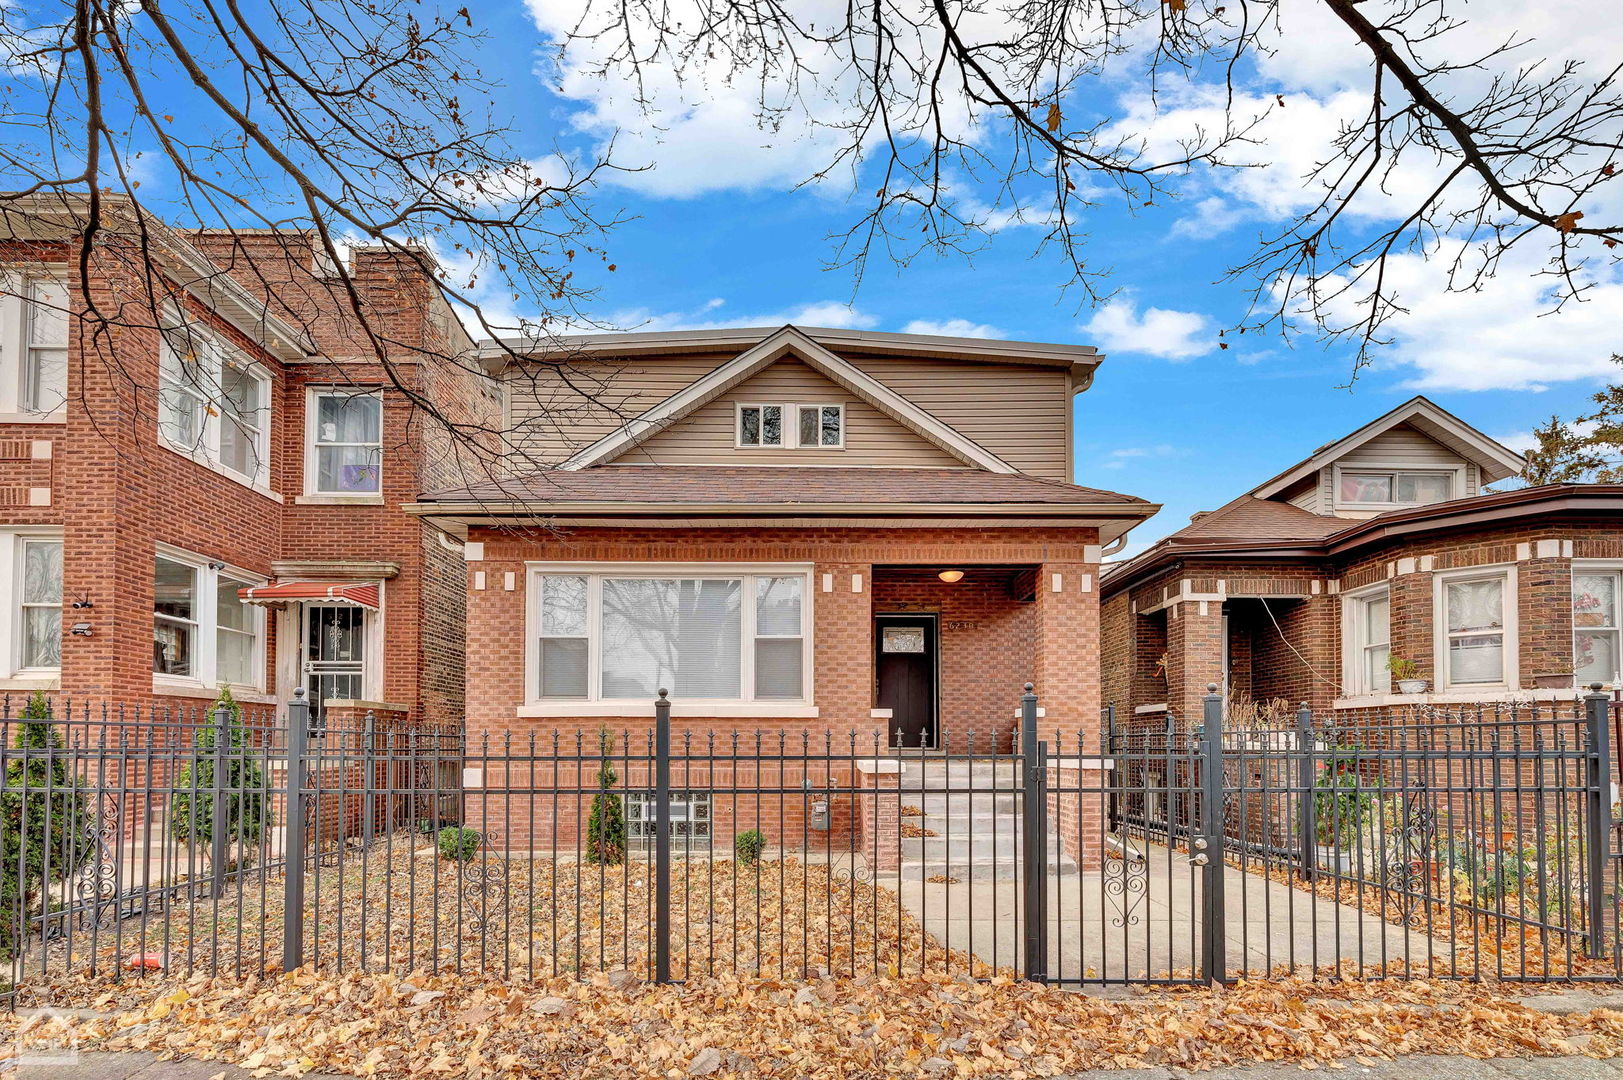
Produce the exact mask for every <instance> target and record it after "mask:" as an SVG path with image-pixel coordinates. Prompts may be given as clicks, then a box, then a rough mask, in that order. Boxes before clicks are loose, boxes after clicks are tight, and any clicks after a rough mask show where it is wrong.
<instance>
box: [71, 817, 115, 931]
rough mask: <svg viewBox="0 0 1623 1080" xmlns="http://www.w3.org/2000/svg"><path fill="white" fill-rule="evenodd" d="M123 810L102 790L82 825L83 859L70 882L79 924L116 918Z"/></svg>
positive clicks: (98, 924) (96, 923)
mask: <svg viewBox="0 0 1623 1080" xmlns="http://www.w3.org/2000/svg"><path fill="white" fill-rule="evenodd" d="M122 827H123V813H122V808H121V807H120V806H119V801H118V798H117V797H116V796H115V795H113V794H112V793H111V792H106V791H104V792H101V793H100V794H99V795H98V796H97V797H96V799H95V803H94V807H93V808H92V809H91V812H90V814H89V815H88V820H87V821H86V822H85V825H84V834H85V840H86V844H85V853H86V855H87V858H86V861H85V862H84V864H83V865H81V866H80V867H79V869H78V873H77V874H76V875H75V880H74V882H73V886H72V895H73V898H74V901H75V903H74V907H75V908H76V909H77V911H78V916H79V925H80V926H82V927H89V926H96V927H99V928H101V929H104V930H105V929H106V928H108V927H109V926H111V925H113V923H114V922H115V921H117V919H118V909H119V889H118V839H119V834H120V832H121V830H122Z"/></svg>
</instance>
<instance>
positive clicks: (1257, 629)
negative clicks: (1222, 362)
mask: <svg viewBox="0 0 1623 1080" xmlns="http://www.w3.org/2000/svg"><path fill="white" fill-rule="evenodd" d="M1521 468H1522V460H1521V458H1520V457H1518V456H1517V455H1516V454H1514V453H1512V452H1511V451H1510V450H1508V449H1506V448H1505V447H1504V446H1502V445H1500V444H1499V443H1497V442H1495V441H1494V440H1492V439H1490V438H1488V437H1487V436H1485V435H1483V434H1482V433H1481V432H1480V431H1477V430H1476V429H1475V428H1472V427H1471V426H1470V425H1468V424H1466V423H1465V422H1464V421H1462V420H1460V419H1459V418H1458V417H1456V416H1453V415H1451V414H1450V413H1448V412H1445V411H1444V410H1443V409H1440V408H1438V407H1437V406H1436V405H1435V404H1433V403H1432V402H1430V401H1427V400H1426V399H1425V398H1423V397H1417V398H1414V399H1413V400H1411V401H1408V402H1405V403H1404V404H1402V405H1400V406H1398V407H1397V408H1395V409H1393V410H1392V411H1391V412H1388V413H1386V414H1385V415H1384V416H1380V417H1378V418H1376V419H1375V420H1372V421H1370V422H1369V423H1367V424H1365V425H1364V426H1362V427H1360V428H1359V429H1358V430H1356V431H1354V432H1352V433H1351V434H1349V435H1347V436H1345V437H1344V438H1341V439H1337V440H1336V441H1334V442H1332V443H1329V444H1328V445H1326V446H1323V447H1320V448H1319V449H1318V450H1316V451H1314V452H1313V453H1312V454H1311V455H1310V456H1308V457H1307V458H1305V459H1304V460H1302V461H1299V462H1297V463H1296V464H1294V465H1292V466H1290V467H1289V468H1287V469H1285V470H1283V471H1282V472H1280V473H1279V474H1278V475H1277V476H1274V477H1272V478H1271V479H1269V480H1266V481H1264V482H1263V483H1261V484H1259V485H1258V486H1256V487H1254V488H1252V489H1251V490H1250V491H1247V492H1245V493H1244V494H1242V495H1240V496H1239V497H1238V498H1236V499H1234V500H1233V501H1231V502H1229V503H1227V504H1225V505H1223V506H1222V507H1220V508H1218V509H1216V510H1213V511H1211V512H1209V513H1203V514H1197V515H1195V516H1194V518H1193V520H1191V521H1190V523H1189V524H1188V525H1186V526H1184V527H1183V528H1181V529H1179V530H1178V531H1176V532H1174V533H1172V534H1171V535H1170V536H1167V537H1166V538H1164V539H1162V540H1161V541H1159V542H1158V543H1156V544H1155V545H1153V546H1152V547H1150V548H1149V549H1148V550H1146V551H1144V552H1142V553H1141V554H1139V555H1137V556H1135V557H1133V558H1131V559H1128V560H1126V561H1124V562H1120V563H1117V564H1114V565H1112V566H1109V567H1108V568H1107V569H1106V571H1105V575H1104V580H1103V583H1102V590H1101V594H1102V598H1103V612H1104V613H1103V617H1102V621H1103V630H1104V640H1103V648H1102V651H1103V655H1102V664H1103V670H1104V698H1105V701H1106V702H1107V703H1110V704H1113V705H1114V706H1115V707H1116V711H1117V716H1118V723H1122V724H1128V723H1135V724H1138V725H1145V724H1154V725H1156V726H1159V725H1161V724H1163V723H1165V722H1166V718H1167V713H1168V711H1169V710H1170V712H1171V713H1172V714H1173V718H1174V721H1175V722H1177V723H1180V724H1182V723H1186V722H1198V717H1199V716H1200V708H1201V706H1200V699H1201V697H1202V695H1204V694H1205V693H1206V687H1207V685H1208V684H1209V683H1214V682H1215V683H1219V684H1220V685H1221V686H1223V687H1224V688H1225V690H1226V692H1227V693H1228V694H1229V695H1230V698H1231V700H1232V701H1236V702H1241V703H1244V702H1253V703H1269V702H1273V703H1276V705H1277V704H1278V703H1284V704H1285V705H1288V706H1291V707H1294V705H1295V704H1296V703H1299V702H1304V701H1305V702H1307V703H1309V704H1310V705H1311V706H1312V707H1313V708H1314V710H1315V711H1319V712H1324V713H1329V712H1331V711H1334V710H1354V709H1369V708H1372V707H1390V706H1392V705H1398V704H1405V703H1415V702H1483V703H1493V702H1510V701H1526V700H1556V699H1562V700H1566V699H1571V698H1572V697H1573V696H1574V694H1575V687H1576V686H1578V685H1587V684H1589V683H1593V682H1602V683H1605V684H1607V685H1609V686H1617V685H1618V684H1619V680H1620V677H1623V673H1620V670H1619V638H1618V635H1619V629H1618V627H1619V622H1618V619H1619V602H1620V600H1619V593H1620V586H1623V513H1620V512H1623V487H1618V486H1615V485H1603V484H1577V485H1574V484H1560V485H1552V486H1547V487H1531V488H1520V489H1515V490H1509V491H1502V492H1489V491H1487V490H1485V486H1486V485H1488V484H1491V483H1493V482H1495V481H1500V480H1505V479H1507V478H1510V477H1513V476H1515V475H1516V474H1517V473H1519V472H1520V470H1521ZM1388 657H1396V658H1399V659H1402V660H1408V661H1411V662H1413V664H1414V665H1415V666H1416V668H1417V675H1418V677H1419V678H1420V679H1423V680H1425V683H1426V689H1425V692H1424V693H1423V694H1420V695H1418V696H1414V695H1405V694H1400V693H1397V692H1396V691H1397V690H1398V689H1399V688H1398V687H1396V686H1395V685H1394V680H1393V679H1392V677H1391V673H1390V672H1389V670H1388V665H1387V659H1388Z"/></svg>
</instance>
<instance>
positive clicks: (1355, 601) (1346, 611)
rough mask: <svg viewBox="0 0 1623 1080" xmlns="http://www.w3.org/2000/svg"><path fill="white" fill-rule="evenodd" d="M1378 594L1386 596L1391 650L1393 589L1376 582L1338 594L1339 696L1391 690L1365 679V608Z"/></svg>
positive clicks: (1387, 638) (1387, 631) (1366, 644)
mask: <svg viewBox="0 0 1623 1080" xmlns="http://www.w3.org/2000/svg"><path fill="white" fill-rule="evenodd" d="M1377 597H1384V598H1385V599H1386V604H1387V607H1386V613H1387V618H1386V643H1387V645H1386V647H1387V655H1388V656H1390V655H1391V650H1392V589H1391V587H1390V586H1389V585H1388V584H1387V583H1386V582H1384V581H1383V582H1379V583H1378V584H1375V585H1370V586H1367V587H1365V588H1362V589H1356V590H1353V591H1352V592H1346V593H1342V595H1341V689H1342V693H1341V696H1342V697H1365V696H1369V695H1371V694H1387V693H1391V686H1390V680H1388V683H1389V685H1388V686H1387V687H1386V688H1384V689H1380V690H1377V689H1376V688H1374V687H1372V686H1369V685H1368V684H1367V683H1366V682H1365V680H1364V653H1365V652H1366V651H1367V649H1368V646H1369V642H1367V641H1365V640H1364V625H1365V619H1364V607H1365V606H1366V605H1367V604H1368V603H1369V602H1370V601H1371V600H1374V599H1376V598H1377Z"/></svg>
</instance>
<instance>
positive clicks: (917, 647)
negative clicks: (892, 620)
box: [880, 626, 924, 653]
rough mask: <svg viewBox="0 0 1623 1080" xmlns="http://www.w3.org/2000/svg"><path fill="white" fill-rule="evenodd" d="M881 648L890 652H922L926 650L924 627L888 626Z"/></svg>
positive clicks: (885, 629)
mask: <svg viewBox="0 0 1623 1080" xmlns="http://www.w3.org/2000/svg"><path fill="white" fill-rule="evenodd" d="M880 648H881V649H882V650H883V651H884V652H888V653H921V652H923V651H924V627H922V626H887V627H885V628H884V634H883V637H882V639H881V644H880Z"/></svg>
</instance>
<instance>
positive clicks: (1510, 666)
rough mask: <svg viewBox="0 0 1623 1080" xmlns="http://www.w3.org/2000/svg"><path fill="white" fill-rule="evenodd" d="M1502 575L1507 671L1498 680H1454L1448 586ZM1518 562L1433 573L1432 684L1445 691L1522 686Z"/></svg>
mask: <svg viewBox="0 0 1623 1080" xmlns="http://www.w3.org/2000/svg"><path fill="white" fill-rule="evenodd" d="M1487 578H1502V579H1503V580H1504V583H1505V588H1504V594H1503V595H1504V605H1505V626H1504V642H1505V646H1504V671H1503V672H1501V675H1502V678H1501V680H1500V681H1499V682H1492V683H1457V684H1456V683H1454V682H1452V681H1450V679H1449V669H1448V585H1449V583H1451V582H1457V581H1473V580H1478V579H1487ZM1517 604H1518V600H1517V589H1516V564H1515V563H1496V564H1493V565H1488V566H1468V567H1460V568H1458V569H1454V570H1439V571H1437V572H1436V573H1434V574H1432V668H1433V672H1432V674H1433V683H1434V685H1435V686H1436V688H1437V690H1439V691H1441V692H1443V693H1475V692H1481V693H1492V692H1495V691H1507V690H1520V689H1521V667H1520V659H1521V627H1520V624H1519V621H1518V619H1517V612H1516V609H1517Z"/></svg>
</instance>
